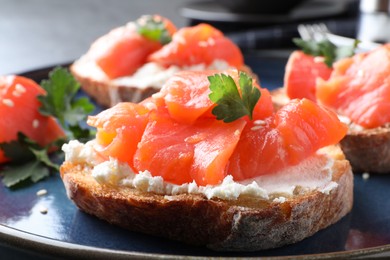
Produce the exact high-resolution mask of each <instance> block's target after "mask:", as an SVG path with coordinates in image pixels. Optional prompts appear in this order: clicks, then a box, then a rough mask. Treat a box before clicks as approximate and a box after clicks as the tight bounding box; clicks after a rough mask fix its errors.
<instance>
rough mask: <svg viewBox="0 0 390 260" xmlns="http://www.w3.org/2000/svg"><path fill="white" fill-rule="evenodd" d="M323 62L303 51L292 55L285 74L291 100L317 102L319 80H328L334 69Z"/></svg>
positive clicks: (285, 82) (319, 58)
mask: <svg viewBox="0 0 390 260" xmlns="http://www.w3.org/2000/svg"><path fill="white" fill-rule="evenodd" d="M323 61H324V58H323V57H320V56H318V57H314V56H311V55H308V54H305V53H303V51H294V52H293V53H291V55H290V57H289V59H288V62H287V65H286V69H285V74H284V88H285V90H286V94H287V96H288V97H289V98H290V99H294V98H308V99H310V100H312V101H315V100H316V93H315V91H316V81H317V79H318V78H322V79H325V80H326V79H328V78H329V76H330V74H331V73H332V68H329V67H328V66H327V65H326V64H325V63H324V62H323Z"/></svg>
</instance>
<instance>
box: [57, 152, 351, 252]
mask: <svg viewBox="0 0 390 260" xmlns="http://www.w3.org/2000/svg"><path fill="white" fill-rule="evenodd" d="M327 153H328V154H329V156H330V157H331V158H333V159H334V163H333V165H332V173H333V175H332V181H333V182H335V183H337V184H338V185H337V187H335V188H333V189H331V190H330V192H328V193H327V192H322V191H319V190H311V191H307V190H306V191H305V190H304V189H302V190H299V191H296V192H294V194H293V195H292V196H291V197H287V198H286V199H285V200H282V201H278V200H271V199H269V200H264V199H258V198H253V197H252V198H250V197H249V198H248V197H246V198H242V197H238V199H235V200H223V199H208V198H206V196H204V195H202V194H179V195H169V196H165V195H159V194H155V193H151V192H142V191H139V190H137V189H134V188H130V187H124V186H107V185H101V184H99V183H98V182H97V181H95V179H94V178H93V177H92V176H91V169H90V168H88V167H83V165H79V164H72V163H71V162H65V163H64V164H63V165H62V167H61V177H62V179H63V182H64V185H65V188H66V190H67V194H68V196H69V198H70V199H71V200H73V201H74V203H75V204H76V205H77V206H78V207H79V208H80V209H81V210H83V211H85V212H87V213H89V214H92V215H95V216H97V217H99V218H101V219H104V220H106V221H108V222H110V223H112V224H115V225H119V226H121V227H123V228H126V229H129V230H132V231H137V232H143V233H146V234H150V235H155V236H160V237H166V238H169V239H173V240H177V241H181V242H185V243H188V244H193V245H204V246H207V247H209V248H211V249H214V250H219V251H255V250H261V249H268V248H275V247H280V246H283V245H286V244H291V243H294V242H297V241H300V240H302V239H304V238H306V237H308V236H311V235H313V234H314V233H316V232H317V231H318V230H320V229H323V228H325V227H327V226H329V225H331V224H333V223H335V222H337V221H338V220H339V219H340V218H342V217H343V216H344V215H346V214H347V213H348V212H349V211H350V210H351V208H352V201H353V175H352V172H351V167H350V164H349V162H348V161H347V160H345V157H344V155H343V153H342V151H341V150H340V148H339V147H337V146H332V147H328V150H327Z"/></svg>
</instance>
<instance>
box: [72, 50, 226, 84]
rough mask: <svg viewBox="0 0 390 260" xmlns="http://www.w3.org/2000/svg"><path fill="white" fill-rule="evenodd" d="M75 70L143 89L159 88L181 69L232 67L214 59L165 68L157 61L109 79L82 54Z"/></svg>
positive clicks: (96, 77)
mask: <svg viewBox="0 0 390 260" xmlns="http://www.w3.org/2000/svg"><path fill="white" fill-rule="evenodd" d="M77 64H80V65H79V66H77V71H78V73H79V74H81V75H82V76H83V77H91V78H93V79H96V80H99V81H108V82H109V83H110V84H111V85H112V86H129V87H137V88H139V89H145V88H147V87H154V88H161V87H162V86H163V85H164V83H165V82H166V81H167V80H168V79H169V78H170V77H172V75H174V74H175V73H176V72H179V71H183V70H192V71H203V70H226V69H229V68H232V67H230V66H229V64H228V63H227V62H226V61H224V60H215V61H214V62H213V63H211V64H210V65H208V66H206V65H205V64H197V65H193V66H184V67H179V66H173V65H172V66H170V67H168V68H165V67H163V66H161V65H159V64H158V63H155V62H149V63H146V64H144V65H143V66H142V67H140V68H139V69H138V70H137V71H136V72H135V73H134V74H133V75H131V76H123V77H119V78H116V79H113V80H109V79H108V78H107V76H106V75H105V73H104V72H103V71H102V70H101V69H100V67H99V66H98V65H97V64H96V63H95V62H94V61H93V60H92V59H91V58H90V57H88V56H83V57H81V59H80V60H79V61H78V62H77Z"/></svg>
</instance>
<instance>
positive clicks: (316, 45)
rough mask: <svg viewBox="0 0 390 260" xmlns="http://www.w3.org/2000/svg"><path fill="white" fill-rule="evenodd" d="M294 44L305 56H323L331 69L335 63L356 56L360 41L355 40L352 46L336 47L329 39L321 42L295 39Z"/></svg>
mask: <svg viewBox="0 0 390 260" xmlns="http://www.w3.org/2000/svg"><path fill="white" fill-rule="evenodd" d="M293 42H294V43H295V44H296V45H297V46H298V47H300V48H301V49H302V51H303V52H304V53H305V54H309V55H312V56H323V57H324V63H325V64H326V65H327V66H328V67H329V68H331V67H332V65H333V63H334V62H335V61H338V60H340V59H342V58H346V57H351V56H352V55H354V54H355V50H356V47H357V46H358V44H359V40H355V41H354V43H353V45H351V46H336V45H335V44H333V43H332V42H331V41H329V40H328V39H324V40H321V41H315V40H303V39H301V38H294V39H293Z"/></svg>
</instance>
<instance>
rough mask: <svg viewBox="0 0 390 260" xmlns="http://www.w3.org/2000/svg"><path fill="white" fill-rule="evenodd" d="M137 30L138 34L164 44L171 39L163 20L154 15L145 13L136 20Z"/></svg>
mask: <svg viewBox="0 0 390 260" xmlns="http://www.w3.org/2000/svg"><path fill="white" fill-rule="evenodd" d="M136 26H137V31H138V33H139V34H140V35H142V36H144V37H146V38H148V39H150V40H152V41H158V42H160V43H161V44H163V45H165V44H167V43H169V42H170V41H171V40H172V37H171V35H170V34H169V32H168V30H167V28H166V27H165V24H164V22H163V21H162V20H161V19H160V18H158V17H155V16H152V15H145V16H142V17H141V18H140V19H138V20H137V22H136Z"/></svg>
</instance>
